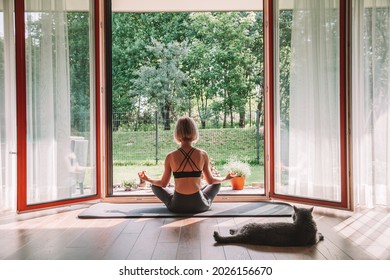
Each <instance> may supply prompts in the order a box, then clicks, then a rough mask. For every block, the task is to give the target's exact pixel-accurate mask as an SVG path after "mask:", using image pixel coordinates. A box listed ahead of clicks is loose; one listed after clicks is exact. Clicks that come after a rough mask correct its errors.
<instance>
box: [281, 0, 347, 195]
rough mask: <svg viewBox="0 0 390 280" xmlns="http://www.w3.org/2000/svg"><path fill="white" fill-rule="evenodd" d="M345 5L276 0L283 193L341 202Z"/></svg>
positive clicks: (326, 0)
mask: <svg viewBox="0 0 390 280" xmlns="http://www.w3.org/2000/svg"><path fill="white" fill-rule="evenodd" d="M340 3H341V1H334V0H316V1H301V0H289V1H286V0H283V1H282V0H280V1H275V6H274V8H275V15H276V16H275V17H276V19H275V24H276V27H275V29H274V30H275V31H276V34H275V42H276V46H275V65H276V67H275V104H274V106H275V193H277V194H280V195H288V196H295V197H301V198H309V199H317V200H326V201H331V202H341V187H342V172H345V170H343V168H345V166H342V158H343V154H342V152H341V150H342V149H341V146H342V141H343V140H342V137H341V135H342V134H341V133H340V131H341V128H340V125H341V124H342V123H343V122H342V121H343V119H342V118H341V116H342V112H343V109H344V108H342V105H340V96H343V94H345V93H344V92H341V90H340V89H341V87H340V77H341V71H340V61H341V56H340V53H341V52H340V42H342V40H343V38H342V36H341V32H340V30H341V22H342V21H341V20H342V19H341V17H340V15H341V13H340V11H341V9H340ZM343 82H345V80H343ZM343 134H344V132H343ZM344 187H345V186H344Z"/></svg>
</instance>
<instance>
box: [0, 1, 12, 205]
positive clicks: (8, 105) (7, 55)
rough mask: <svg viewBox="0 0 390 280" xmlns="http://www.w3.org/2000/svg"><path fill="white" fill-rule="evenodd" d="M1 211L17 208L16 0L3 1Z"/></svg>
mask: <svg viewBox="0 0 390 280" xmlns="http://www.w3.org/2000/svg"><path fill="white" fill-rule="evenodd" d="M0 7H1V8H0V20H1V23H0V37H1V42H0V167H1V169H0V211H2V210H12V209H15V208H16V95H15V92H16V89H15V85H16V84H15V37H14V25H13V15H14V13H13V12H14V10H13V1H4V0H3V1H0Z"/></svg>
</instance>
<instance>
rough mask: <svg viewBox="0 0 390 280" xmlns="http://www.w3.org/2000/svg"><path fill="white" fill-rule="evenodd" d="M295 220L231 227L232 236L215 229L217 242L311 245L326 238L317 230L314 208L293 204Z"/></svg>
mask: <svg viewBox="0 0 390 280" xmlns="http://www.w3.org/2000/svg"><path fill="white" fill-rule="evenodd" d="M293 208H294V213H293V215H292V218H293V222H292V223H288V222H279V223H249V224H246V225H244V226H243V227H241V228H239V229H237V230H236V229H231V230H230V234H231V235H230V236H221V235H220V234H219V233H218V232H216V231H214V239H215V241H216V242H217V243H244V244H254V245H266V246H280V247H281V246H294V247H295V246H310V245H314V244H316V243H317V242H319V241H321V240H323V239H324V236H323V235H322V234H321V233H319V232H317V225H316V222H315V221H314V220H313V216H312V212H313V207H312V208H298V207H296V206H293Z"/></svg>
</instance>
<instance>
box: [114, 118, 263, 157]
mask: <svg viewBox="0 0 390 280" xmlns="http://www.w3.org/2000/svg"><path fill="white" fill-rule="evenodd" d="M255 116H256V117H255V121H253V125H252V126H250V125H247V126H246V127H245V128H213V127H208V128H205V129H199V134H200V135H199V136H200V137H199V141H198V143H196V144H195V146H196V147H198V148H200V149H204V150H205V151H207V152H208V154H209V156H210V158H212V159H213V160H214V161H215V162H216V164H224V163H226V162H227V161H228V160H229V159H230V158H238V159H241V160H244V161H246V162H249V163H251V164H260V165H263V163H264V159H263V155H264V153H263V147H264V145H263V142H264V141H263V133H262V129H261V127H260V124H259V113H257V114H255ZM141 121H142V120H141ZM141 121H140V120H138V124H136V121H135V120H134V119H133V118H131V117H130V115H129V114H126V113H114V114H113V123H115V125H114V124H113V127H114V128H116V129H114V131H113V163H114V165H154V164H159V163H162V161H163V160H164V158H165V156H166V154H167V153H169V152H170V151H172V150H175V149H177V148H178V145H177V144H176V143H175V142H174V139H173V129H174V122H175V121H176V120H175V119H172V120H171V130H164V127H165V125H166V123H165V122H164V120H163V119H162V118H161V117H159V116H158V114H155V119H154V124H153V123H150V122H149V123H146V122H145V123H144V125H143V127H142V126H141V125H140V122H141ZM149 121H150V120H149ZM136 129H137V130H136Z"/></svg>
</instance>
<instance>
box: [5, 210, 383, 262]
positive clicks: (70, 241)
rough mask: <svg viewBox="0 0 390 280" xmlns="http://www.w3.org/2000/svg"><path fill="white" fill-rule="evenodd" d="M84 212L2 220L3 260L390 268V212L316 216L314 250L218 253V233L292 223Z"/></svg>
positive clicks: (239, 248)
mask: <svg viewBox="0 0 390 280" xmlns="http://www.w3.org/2000/svg"><path fill="white" fill-rule="evenodd" d="M82 210H83V208H82V207H71V208H66V209H65V210H64V209H62V210H51V211H36V212H34V213H27V214H19V215H17V214H14V215H12V214H11V215H10V214H7V215H2V216H0V247H1V250H0V259H8V260H30V259H37V260H46V259H53V260H55V259H62V260H66V259H73V260H74V259H82V260H83V259H90V260H99V259H104V260H126V259H133V260H175V259H178V260H325V259H327V260H378V259H382V260H389V259H390V211H389V209H387V208H374V209H366V210H359V211H355V212H348V211H339V210H332V209H325V210H324V209H315V211H314V217H315V220H316V222H317V227H318V230H319V231H320V232H321V233H322V234H323V235H324V237H325V239H324V240H323V241H320V242H319V243H318V244H316V245H314V246H311V247H304V248H296V247H270V246H255V245H245V244H229V245H217V244H216V243H215V241H214V238H213V232H214V231H218V232H219V233H221V234H223V235H226V234H229V229H230V228H238V227H240V226H242V225H244V224H246V223H249V222H258V223H264V222H280V221H291V218H264V217H262V218H253V217H252V218H249V217H247V218H246V217H239V218H213V217H211V218H140V219H78V218H77V215H78V213H80V212H81V211H82Z"/></svg>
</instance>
